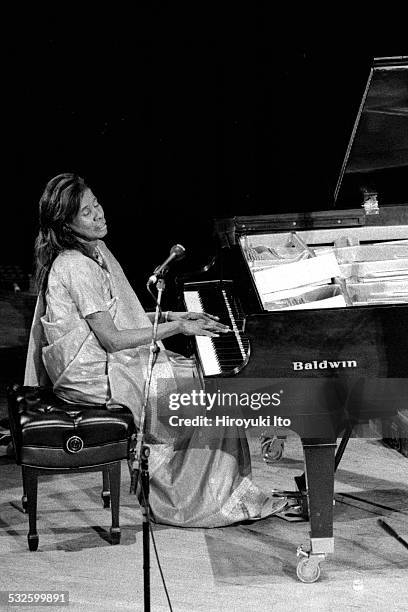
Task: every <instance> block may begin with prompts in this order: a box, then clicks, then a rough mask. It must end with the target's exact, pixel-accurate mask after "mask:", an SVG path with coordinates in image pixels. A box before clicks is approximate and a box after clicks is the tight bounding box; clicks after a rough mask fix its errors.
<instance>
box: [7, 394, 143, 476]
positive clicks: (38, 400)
mask: <svg viewBox="0 0 408 612" xmlns="http://www.w3.org/2000/svg"><path fill="white" fill-rule="evenodd" d="M9 410H10V425H11V429H12V433H13V434H14V435H13V438H14V440H15V441H16V446H17V447H18V448H16V458H17V462H18V463H21V464H23V465H30V466H33V467H43V468H55V469H56V468H58V469H61V468H62V469H63V468H67V469H68V468H73V467H85V466H94V465H99V464H102V463H107V462H111V461H117V460H120V459H125V458H126V457H127V455H128V445H129V438H130V436H131V435H132V433H133V432H134V421H133V416H132V414H131V412H130V411H129V410H128V409H126V408H124V409H123V410H119V411H115V412H110V411H109V410H107V409H106V407H104V406H95V407H93V406H89V405H83V404H67V403H65V402H63V401H62V400H60V399H59V398H57V397H56V396H55V395H54V394H53V393H52V391H51V390H50V389H48V388H45V387H22V386H14V387H13V388H11V389H10V390H9Z"/></svg>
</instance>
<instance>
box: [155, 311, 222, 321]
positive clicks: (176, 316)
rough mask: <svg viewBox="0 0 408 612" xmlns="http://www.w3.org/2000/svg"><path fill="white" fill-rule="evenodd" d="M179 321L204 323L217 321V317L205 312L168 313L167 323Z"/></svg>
mask: <svg viewBox="0 0 408 612" xmlns="http://www.w3.org/2000/svg"><path fill="white" fill-rule="evenodd" d="M180 319H188V320H189V321H197V320H198V319H204V320H205V321H219V317H217V316H215V315H210V314H207V313H206V312H173V311H172V310H170V311H169V314H168V317H167V320H168V321H179V320H180Z"/></svg>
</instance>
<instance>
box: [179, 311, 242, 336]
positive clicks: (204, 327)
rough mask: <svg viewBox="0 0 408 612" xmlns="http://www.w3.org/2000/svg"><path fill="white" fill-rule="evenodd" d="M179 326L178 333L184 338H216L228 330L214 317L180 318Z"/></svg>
mask: <svg viewBox="0 0 408 612" xmlns="http://www.w3.org/2000/svg"><path fill="white" fill-rule="evenodd" d="M177 314H196V313H177ZM178 321H179V326H180V333H181V334H184V335H185V336H210V337H212V338H217V337H218V336H219V335H220V334H226V333H228V332H229V331H231V330H230V328H229V327H228V326H227V325H223V324H222V323H219V322H218V321H217V318H216V317H211V315H207V317H201V316H198V317H197V318H196V319H190V318H187V317H180V319H179V320H178Z"/></svg>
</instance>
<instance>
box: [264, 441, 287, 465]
mask: <svg viewBox="0 0 408 612" xmlns="http://www.w3.org/2000/svg"><path fill="white" fill-rule="evenodd" d="M259 438H260V440H261V455H262V459H263V460H264V461H265V463H268V464H270V463H277V462H278V461H280V460H281V459H282V457H283V451H284V448H285V436H273V437H272V438H270V437H269V436H268V437H267V436H263V435H261V436H259Z"/></svg>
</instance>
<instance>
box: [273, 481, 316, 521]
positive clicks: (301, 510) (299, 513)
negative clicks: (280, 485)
mask: <svg viewBox="0 0 408 612" xmlns="http://www.w3.org/2000/svg"><path fill="white" fill-rule="evenodd" d="M271 495H272V497H286V499H287V502H288V504H287V506H286V508H285V509H284V510H283V511H282V512H281V513H279V516H280V517H281V518H283V519H285V520H286V521H290V522H293V521H297V522H299V521H308V520H309V505H308V501H307V495H306V493H302V492H301V491H279V490H278V489H272V491H271Z"/></svg>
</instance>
